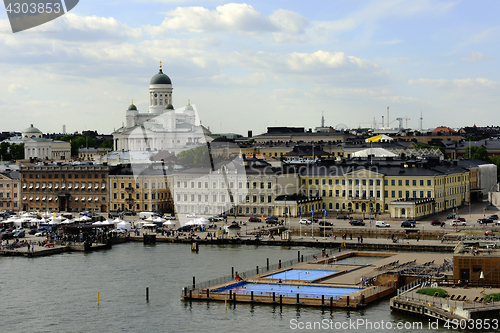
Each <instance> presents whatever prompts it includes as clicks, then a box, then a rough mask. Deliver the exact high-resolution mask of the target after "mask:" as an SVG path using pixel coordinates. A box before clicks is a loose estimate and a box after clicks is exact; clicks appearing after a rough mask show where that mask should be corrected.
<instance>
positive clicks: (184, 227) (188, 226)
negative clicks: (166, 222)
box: [177, 225, 191, 231]
mask: <svg viewBox="0 0 500 333" xmlns="http://www.w3.org/2000/svg"><path fill="white" fill-rule="evenodd" d="M177 231H191V226H190V225H183V226H182V227H180V228H177Z"/></svg>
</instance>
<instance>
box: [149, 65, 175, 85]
mask: <svg viewBox="0 0 500 333" xmlns="http://www.w3.org/2000/svg"><path fill="white" fill-rule="evenodd" d="M149 84H172V81H170V78H169V77H168V76H167V75H166V74H163V71H162V70H161V68H160V71H159V72H158V74H156V75H155V76H153V78H151V82H150V83H149Z"/></svg>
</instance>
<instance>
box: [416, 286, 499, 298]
mask: <svg viewBox="0 0 500 333" xmlns="http://www.w3.org/2000/svg"><path fill="white" fill-rule="evenodd" d="M436 293H438V294H439V295H438V297H446V296H447V295H448V293H447V292H446V290H444V289H441V288H422V289H419V290H417V294H423V295H429V296H434V295H435V294H436ZM499 295H500V294H499Z"/></svg>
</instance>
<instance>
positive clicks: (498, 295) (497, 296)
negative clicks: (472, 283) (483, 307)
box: [484, 294, 500, 302]
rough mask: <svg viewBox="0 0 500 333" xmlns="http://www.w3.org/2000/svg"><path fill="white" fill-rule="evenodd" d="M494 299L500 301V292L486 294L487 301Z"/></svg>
mask: <svg viewBox="0 0 500 333" xmlns="http://www.w3.org/2000/svg"><path fill="white" fill-rule="evenodd" d="M492 299H493V302H497V301H500V294H488V295H486V296H484V300H485V301H491V300H492Z"/></svg>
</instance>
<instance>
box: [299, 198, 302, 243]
mask: <svg viewBox="0 0 500 333" xmlns="http://www.w3.org/2000/svg"><path fill="white" fill-rule="evenodd" d="M300 220H302V210H301V209H300V206H299V233H300V239H302V223H300Z"/></svg>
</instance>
